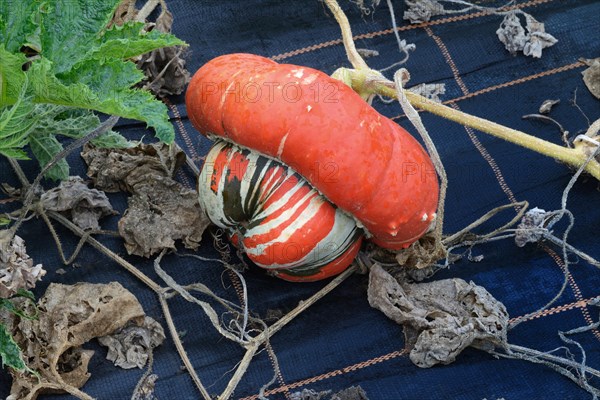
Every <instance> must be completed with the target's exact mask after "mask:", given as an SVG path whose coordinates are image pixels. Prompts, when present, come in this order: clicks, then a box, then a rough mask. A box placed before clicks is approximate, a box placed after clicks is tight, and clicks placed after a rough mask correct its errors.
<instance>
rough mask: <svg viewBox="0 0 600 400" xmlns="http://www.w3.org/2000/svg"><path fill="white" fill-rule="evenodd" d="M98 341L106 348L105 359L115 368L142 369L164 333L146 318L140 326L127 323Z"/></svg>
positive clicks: (155, 323)
mask: <svg viewBox="0 0 600 400" xmlns="http://www.w3.org/2000/svg"><path fill="white" fill-rule="evenodd" d="M98 340H99V342H100V344H101V345H103V346H106V347H108V355H107V356H106V358H107V359H108V360H110V361H112V362H113V363H114V364H115V365H116V366H117V367H121V368H124V369H131V368H136V367H137V368H143V367H144V366H145V365H146V363H147V362H148V359H149V358H150V354H151V353H152V350H153V349H154V348H155V347H157V346H159V345H161V344H162V342H163V341H164V340H165V332H164V330H163V328H162V326H160V324H159V323H158V322H156V321H155V320H154V319H152V318H150V317H146V318H145V319H144V323H143V324H142V325H139V324H136V323H134V322H129V323H128V324H127V326H126V327H124V328H123V329H120V330H119V331H117V332H115V333H113V334H111V335H108V336H103V337H101V338H100V339H98Z"/></svg>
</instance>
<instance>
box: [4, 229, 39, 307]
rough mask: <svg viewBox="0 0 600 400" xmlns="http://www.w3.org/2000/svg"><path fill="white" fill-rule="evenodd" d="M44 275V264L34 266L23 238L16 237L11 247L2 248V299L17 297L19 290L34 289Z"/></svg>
mask: <svg viewBox="0 0 600 400" xmlns="http://www.w3.org/2000/svg"><path fill="white" fill-rule="evenodd" d="M2 232H10V231H9V230H4V231H2ZM44 275H46V271H45V270H44V269H43V267H42V264H36V265H34V264H33V260H32V259H31V257H29V255H28V254H27V249H26V248H25V241H24V240H23V239H22V238H21V237H19V236H17V235H15V236H14V238H13V239H12V241H11V242H10V245H9V246H6V247H5V246H0V299H6V298H9V297H11V296H13V295H15V294H16V293H17V292H18V291H19V289H25V290H28V289H32V288H34V287H35V284H36V282H37V281H39V280H40V279H42V277H43V276H44Z"/></svg>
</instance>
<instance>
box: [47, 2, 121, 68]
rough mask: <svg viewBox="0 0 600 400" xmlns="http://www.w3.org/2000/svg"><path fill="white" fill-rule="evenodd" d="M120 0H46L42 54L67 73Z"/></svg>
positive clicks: (106, 23)
mask: <svg viewBox="0 0 600 400" xmlns="http://www.w3.org/2000/svg"><path fill="white" fill-rule="evenodd" d="M119 3H120V0H48V6H49V7H48V8H49V10H48V13H47V14H46V15H44V22H43V25H44V33H43V37H42V48H43V51H42V55H43V56H44V57H46V58H48V59H49V60H52V61H53V62H54V63H55V67H56V72H57V73H61V72H66V71H68V70H69V69H71V67H72V66H73V65H75V64H76V63H77V62H78V61H80V60H81V59H82V58H83V57H84V55H85V54H86V53H87V52H88V49H89V46H90V44H91V43H95V42H96V40H97V38H98V37H99V35H100V33H101V32H102V30H103V29H104V28H105V27H106V25H108V23H109V22H110V20H111V18H112V16H113V14H114V12H115V9H116V8H117V6H118V5H119Z"/></svg>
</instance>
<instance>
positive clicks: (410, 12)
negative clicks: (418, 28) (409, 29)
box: [403, 0, 446, 24]
mask: <svg viewBox="0 0 600 400" xmlns="http://www.w3.org/2000/svg"><path fill="white" fill-rule="evenodd" d="M405 2H406V6H407V7H408V8H407V10H406V11H404V17H403V18H404V19H405V20H409V21H410V23H411V24H420V23H421V22H427V21H429V20H430V19H431V17H435V16H436V15H442V14H445V13H446V12H445V11H446V10H445V9H444V6H443V5H442V4H440V3H439V2H438V1H436V0H406V1H405Z"/></svg>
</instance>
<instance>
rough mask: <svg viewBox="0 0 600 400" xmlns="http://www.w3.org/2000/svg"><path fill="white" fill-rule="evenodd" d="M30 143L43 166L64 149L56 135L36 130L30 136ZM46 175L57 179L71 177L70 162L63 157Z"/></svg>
mask: <svg viewBox="0 0 600 400" xmlns="http://www.w3.org/2000/svg"><path fill="white" fill-rule="evenodd" d="M29 144H30V146H31V151H32V152H33V154H34V155H35V158H37V160H38V162H39V164H40V167H41V168H44V167H45V166H46V164H48V163H49V162H50V161H51V160H52V159H53V158H54V156H55V155H57V154H58V153H60V152H61V151H62V150H63V146H62V145H61V144H60V142H59V141H58V139H56V136H54V135H51V134H49V133H41V132H35V133H34V134H32V135H31V136H30V137H29ZM45 176H46V178H49V179H53V180H57V181H59V180H65V179H67V178H68V177H69V164H67V161H66V160H64V159H62V160H60V161H59V162H58V163H57V164H56V165H55V166H54V167H52V168H50V170H48V172H47V173H46V175H45Z"/></svg>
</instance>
